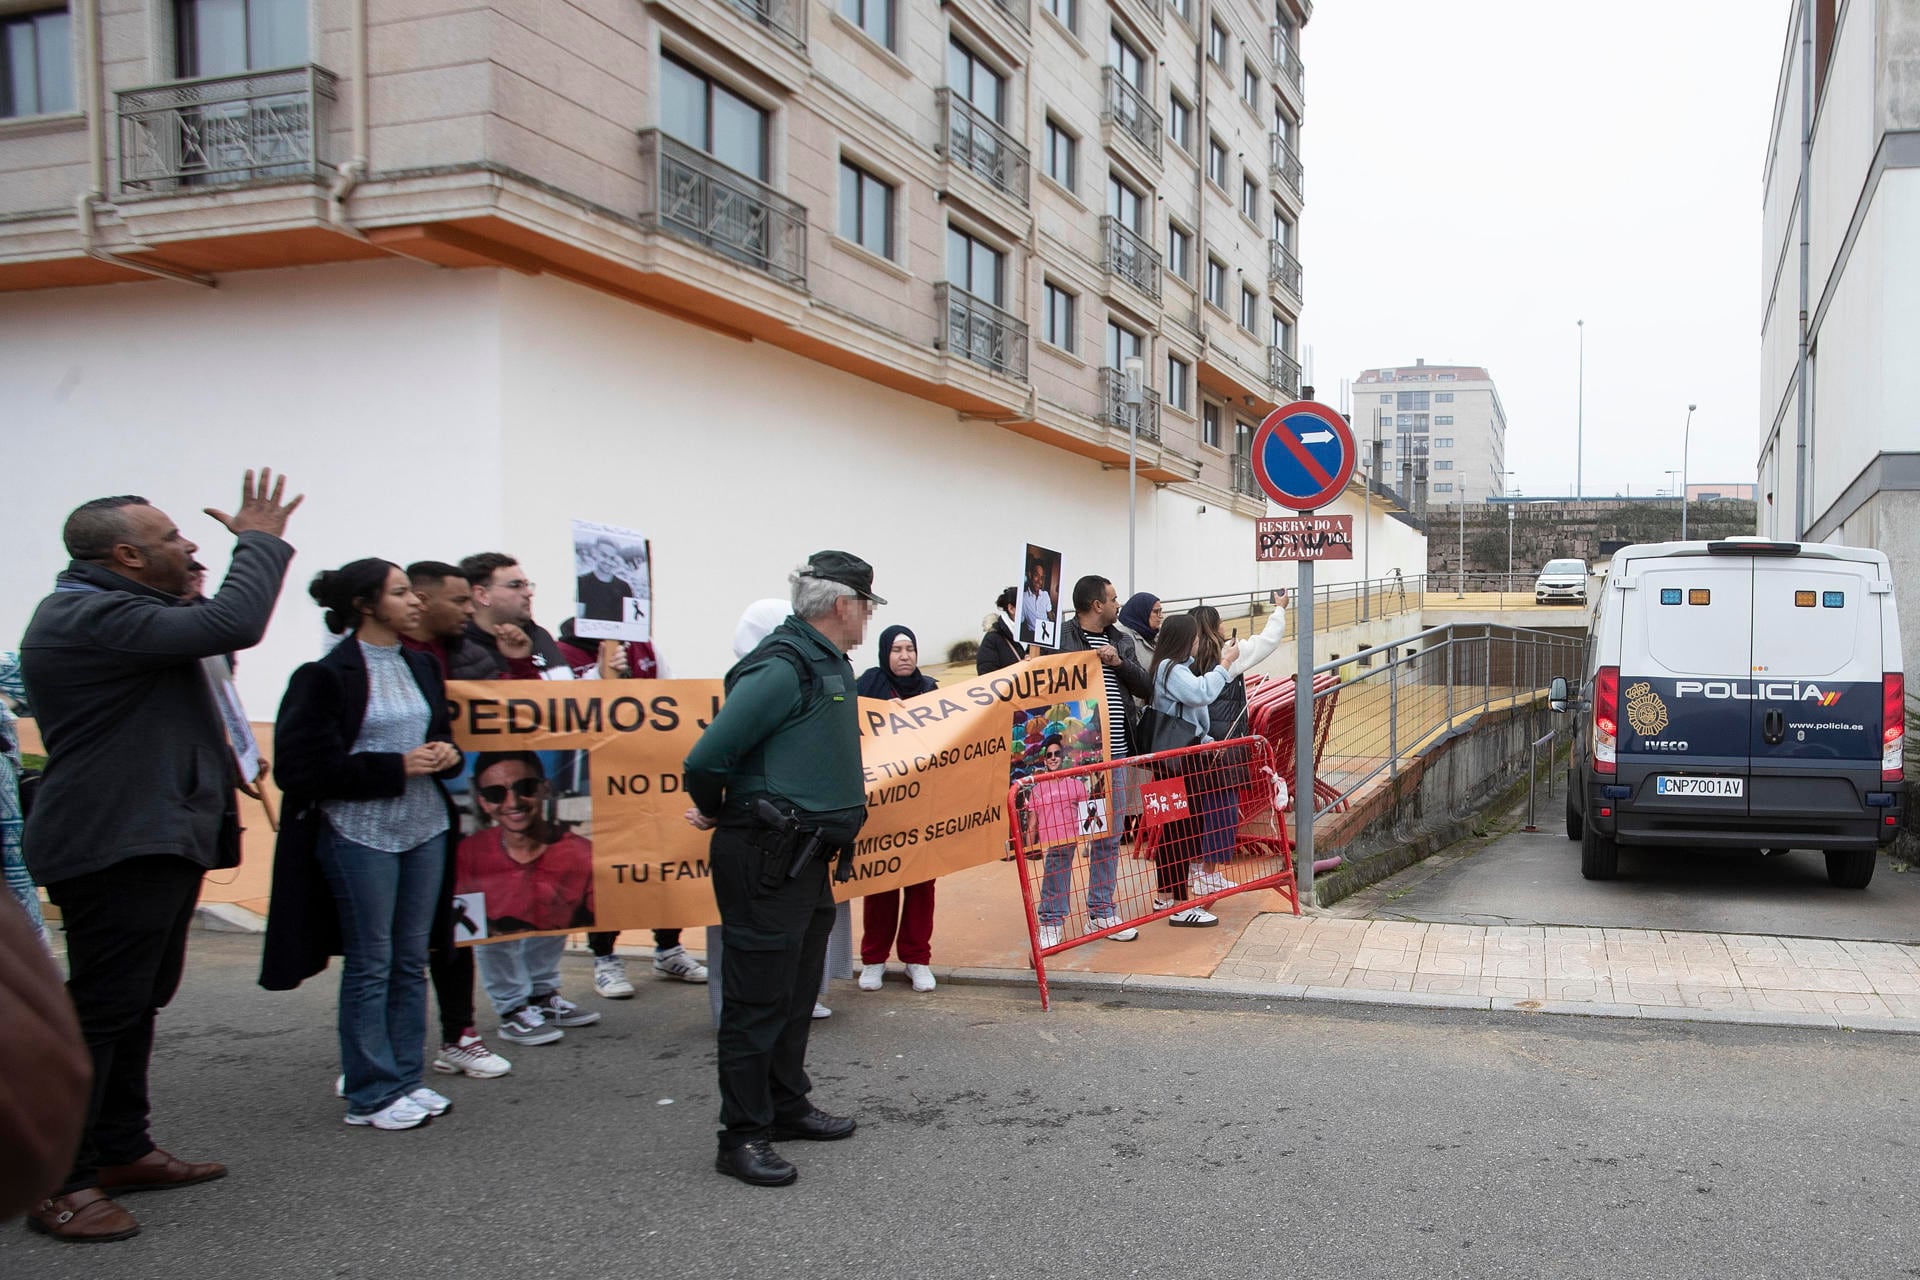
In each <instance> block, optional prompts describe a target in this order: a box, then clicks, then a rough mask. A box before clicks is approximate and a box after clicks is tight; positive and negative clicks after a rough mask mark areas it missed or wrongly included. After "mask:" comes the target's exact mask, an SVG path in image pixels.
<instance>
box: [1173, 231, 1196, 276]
mask: <svg viewBox="0 0 1920 1280" xmlns="http://www.w3.org/2000/svg"><path fill="white" fill-rule="evenodd" d="M1167 270H1169V271H1171V272H1173V274H1174V275H1176V276H1179V277H1180V278H1181V279H1182V280H1191V279H1193V236H1192V234H1191V233H1190V232H1188V231H1187V230H1186V229H1185V228H1183V227H1181V226H1180V225H1179V224H1178V223H1176V222H1168V223H1167Z"/></svg>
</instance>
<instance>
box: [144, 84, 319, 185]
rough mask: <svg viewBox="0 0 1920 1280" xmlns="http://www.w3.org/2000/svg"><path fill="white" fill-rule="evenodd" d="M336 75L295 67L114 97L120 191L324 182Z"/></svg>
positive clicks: (162, 85) (151, 89) (155, 87)
mask: <svg viewBox="0 0 1920 1280" xmlns="http://www.w3.org/2000/svg"><path fill="white" fill-rule="evenodd" d="M333 92H334V75H333V73H332V72H331V71H328V70H327V69H326V68H324V67H315V66H305V67H288V68H286V69H284V70H279V71H250V72H248V73H246V74H245V75H238V76H210V77H207V78H205V79H200V80H179V81H175V82H174V83H172V84H160V85H153V86H150V87H148V88H145V89H128V90H125V91H123V92H121V93H119V94H117V95H115V96H116V97H117V99H118V101H119V116H120V187H121V189H122V190H125V191H171V190H174V189H176V188H178V187H181V186H194V185H202V184H205V185H218V184H223V183H238V182H261V181H267V180H271V179H276V178H288V177H300V176H303V175H304V176H307V177H319V176H320V175H321V174H322V173H323V172H325V171H326V170H327V169H328V168H329V167H330V166H329V165H328V164H327V155H326V152H327V133H328V117H329V116H330V115H331V111H330V108H331V106H332V104H333Z"/></svg>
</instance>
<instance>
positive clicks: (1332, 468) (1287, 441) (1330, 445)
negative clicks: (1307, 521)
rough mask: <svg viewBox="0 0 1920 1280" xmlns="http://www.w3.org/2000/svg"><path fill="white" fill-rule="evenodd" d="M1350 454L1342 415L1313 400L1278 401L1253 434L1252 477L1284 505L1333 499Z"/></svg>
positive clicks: (1306, 506) (1343, 482)
mask: <svg viewBox="0 0 1920 1280" xmlns="http://www.w3.org/2000/svg"><path fill="white" fill-rule="evenodd" d="M1356 460H1357V459H1356V456H1355V449H1354V444H1353V432H1352V431H1351V430H1350V429H1348V427H1347V422H1346V419H1344V418H1342V417H1341V416H1340V415H1339V414H1338V413H1335V412H1334V411H1333V410H1332V409H1329V408H1328V407H1327V406H1326V405H1324V404H1321V403H1319V402H1318V401H1314V400H1296V401H1294V402H1293V403H1292V404H1283V405H1281V406H1280V407H1279V408H1278V409H1275V410H1274V411H1273V412H1272V413H1270V414H1268V415H1267V417H1266V421H1264V422H1262V423H1261V424H1260V430H1258V431H1256V432H1255V433H1254V436H1253V476H1254V479H1256V480H1258V481H1259V482H1260V487H1261V488H1262V489H1265V490H1266V491H1267V496H1268V497H1269V498H1272V499H1273V500H1274V501H1275V502H1277V503H1279V504H1280V505H1281V506H1283V507H1286V508H1287V509H1288V510H1290V511H1312V510H1315V509H1316V508H1319V507H1323V506H1325V505H1326V504H1327V503H1329V502H1331V501H1333V500H1334V499H1335V498H1336V497H1338V496H1339V495H1340V492H1341V491H1342V490H1343V489H1345V488H1346V487H1347V481H1349V480H1351V479H1352V478H1353V465H1354V463H1355V461H1356Z"/></svg>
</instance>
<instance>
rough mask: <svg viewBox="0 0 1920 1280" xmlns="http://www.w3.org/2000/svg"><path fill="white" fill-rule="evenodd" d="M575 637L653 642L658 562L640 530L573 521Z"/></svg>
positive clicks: (586, 521) (588, 521)
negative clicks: (654, 586)
mask: <svg viewBox="0 0 1920 1280" xmlns="http://www.w3.org/2000/svg"><path fill="white" fill-rule="evenodd" d="M573 572H574V606H573V618H574V622H573V630H574V634H575V635H577V636H580V637H582V638H583V639H587V640H631V641H635V642H638V643H642V644H644V643H646V642H648V641H650V640H652V639H653V560H652V549H651V547H649V546H648V544H647V540H646V537H645V536H644V535H642V534H641V533H640V532H639V531H638V530H636V529H623V528H621V527H620V526H618V525H611V524H596V523H594V522H593V521H591V520H575V521H574V522H573Z"/></svg>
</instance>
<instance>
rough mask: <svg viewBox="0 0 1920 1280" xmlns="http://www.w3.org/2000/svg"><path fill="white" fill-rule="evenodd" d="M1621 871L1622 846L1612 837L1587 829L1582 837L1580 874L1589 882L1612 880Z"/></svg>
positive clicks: (1590, 828)
mask: <svg viewBox="0 0 1920 1280" xmlns="http://www.w3.org/2000/svg"><path fill="white" fill-rule="evenodd" d="M1619 871H1620V846H1619V845H1617V844H1615V843H1614V841H1613V837H1612V836H1603V835H1601V834H1600V833H1599V832H1598V831H1595V830H1594V829H1593V828H1592V827H1587V828H1586V829H1585V830H1584V831H1583V832H1582V833H1581V836H1580V874H1581V875H1583V876H1585V877H1586V878H1587V879H1589V880H1611V879H1613V878H1614V876H1615V875H1617V874H1619Z"/></svg>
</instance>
